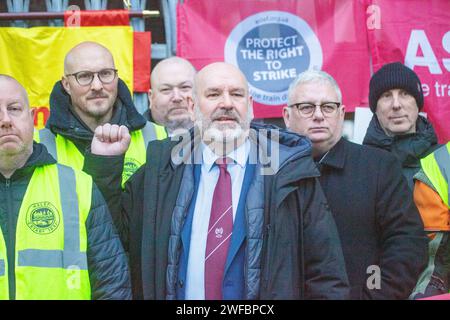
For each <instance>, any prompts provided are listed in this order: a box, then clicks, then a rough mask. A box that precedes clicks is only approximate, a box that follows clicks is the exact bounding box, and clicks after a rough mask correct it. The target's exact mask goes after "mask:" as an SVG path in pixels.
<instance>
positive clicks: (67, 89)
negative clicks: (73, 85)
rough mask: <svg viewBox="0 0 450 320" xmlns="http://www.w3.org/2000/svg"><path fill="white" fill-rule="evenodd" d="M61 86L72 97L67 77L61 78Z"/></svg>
mask: <svg viewBox="0 0 450 320" xmlns="http://www.w3.org/2000/svg"><path fill="white" fill-rule="evenodd" d="M61 84H62V86H63V88H64V90H66V92H67V93H68V94H69V95H70V84H69V81H68V80H67V78H66V77H62V78H61Z"/></svg>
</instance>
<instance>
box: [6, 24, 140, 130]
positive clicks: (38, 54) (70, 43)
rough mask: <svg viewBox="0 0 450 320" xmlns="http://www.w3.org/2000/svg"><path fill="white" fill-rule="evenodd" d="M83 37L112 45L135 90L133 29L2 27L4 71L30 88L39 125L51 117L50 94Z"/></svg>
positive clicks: (118, 65) (118, 66) (123, 76)
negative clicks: (49, 107) (71, 53)
mask: <svg viewBox="0 0 450 320" xmlns="http://www.w3.org/2000/svg"><path fill="white" fill-rule="evenodd" d="M83 41H95V42H98V43H100V44H102V45H104V46H105V47H106V48H108V49H109V50H110V51H111V53H112V55H113V57H114V62H115V65H116V69H118V70H119V71H118V74H119V77H120V78H121V79H122V80H123V81H125V83H126V84H127V86H128V88H129V89H130V91H131V92H133V30H132V28H131V27H130V26H114V27H82V28H70V27H34V28H28V29H27V28H0V48H1V50H0V73H3V74H7V75H10V76H12V77H14V78H16V79H17V81H19V82H20V83H21V84H22V85H23V86H24V87H25V89H26V90H27V92H28V95H29V99H30V105H31V107H35V108H38V109H37V116H36V118H35V126H36V127H38V128H42V127H43V125H44V121H45V120H46V118H47V117H48V106H49V96H50V93H51V91H52V89H53V86H54V85H55V83H56V82H57V81H59V80H61V77H62V76H63V72H64V57H65V55H66V54H67V52H68V51H69V50H70V49H72V48H73V47H74V46H76V45H77V44H78V43H80V42H83Z"/></svg>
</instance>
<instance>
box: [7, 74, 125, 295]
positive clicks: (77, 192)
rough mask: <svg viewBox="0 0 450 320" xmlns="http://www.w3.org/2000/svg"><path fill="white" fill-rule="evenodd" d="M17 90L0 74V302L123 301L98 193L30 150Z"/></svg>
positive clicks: (24, 102) (120, 270) (29, 127)
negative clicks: (29, 300)
mask: <svg viewBox="0 0 450 320" xmlns="http://www.w3.org/2000/svg"><path fill="white" fill-rule="evenodd" d="M33 115H34V110H30V108H29V103H28V97H27V93H26V91H25V89H24V88H23V87H22V86H21V85H20V84H19V83H18V82H17V81H16V80H15V79H14V78H12V77H9V76H6V75H1V74H0V229H1V230H0V299H18V300H22V299H33V300H37V299H71V300H72V299H77V300H78V299H130V298H131V288H130V287H131V285H130V277H129V270H128V263H127V258H126V254H125V252H124V250H123V247H122V245H121V242H120V240H119V237H118V235H117V233H116V230H115V228H114V226H113V223H112V219H111V216H110V213H109V210H108V207H107V205H106V203H105V200H104V199H103V197H102V196H101V193H100V191H99V190H98V189H97V187H96V186H95V185H94V184H93V182H92V178H91V177H90V176H89V175H87V174H85V173H84V172H82V171H79V170H75V169H72V168H70V167H67V166H64V165H60V164H57V163H56V161H55V160H54V158H53V157H52V156H51V155H50V154H49V153H48V152H47V149H46V148H45V146H43V145H42V144H39V143H33Z"/></svg>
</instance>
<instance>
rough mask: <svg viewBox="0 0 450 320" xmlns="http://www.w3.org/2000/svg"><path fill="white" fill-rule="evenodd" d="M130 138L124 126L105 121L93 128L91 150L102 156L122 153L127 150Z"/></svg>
mask: <svg viewBox="0 0 450 320" xmlns="http://www.w3.org/2000/svg"><path fill="white" fill-rule="evenodd" d="M130 140H131V137H130V133H129V132H128V128H127V127H126V126H120V127H119V126H118V125H117V124H109V123H106V124H104V125H102V126H98V127H97V128H96V129H95V132H94V138H93V139H92V144H91V152H92V154H97V155H102V156H117V155H122V154H125V152H127V150H128V147H129V145H130Z"/></svg>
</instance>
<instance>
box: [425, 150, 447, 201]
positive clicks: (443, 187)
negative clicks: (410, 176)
mask: <svg viewBox="0 0 450 320" xmlns="http://www.w3.org/2000/svg"><path fill="white" fill-rule="evenodd" d="M420 163H421V165H422V169H423V171H424V172H425V174H426V175H427V177H428V179H430V181H431V183H432V184H433V186H434V188H435V189H436V191H437V192H438V193H439V196H440V197H441V199H442V201H443V202H444V203H445V204H446V205H447V207H450V206H449V199H450V190H449V187H448V183H449V178H450V142H449V143H447V145H445V146H443V147H440V148H439V149H437V150H436V151H435V152H433V153H432V154H430V155H428V156H426V157H425V158H423V159H422V160H421V161H420Z"/></svg>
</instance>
